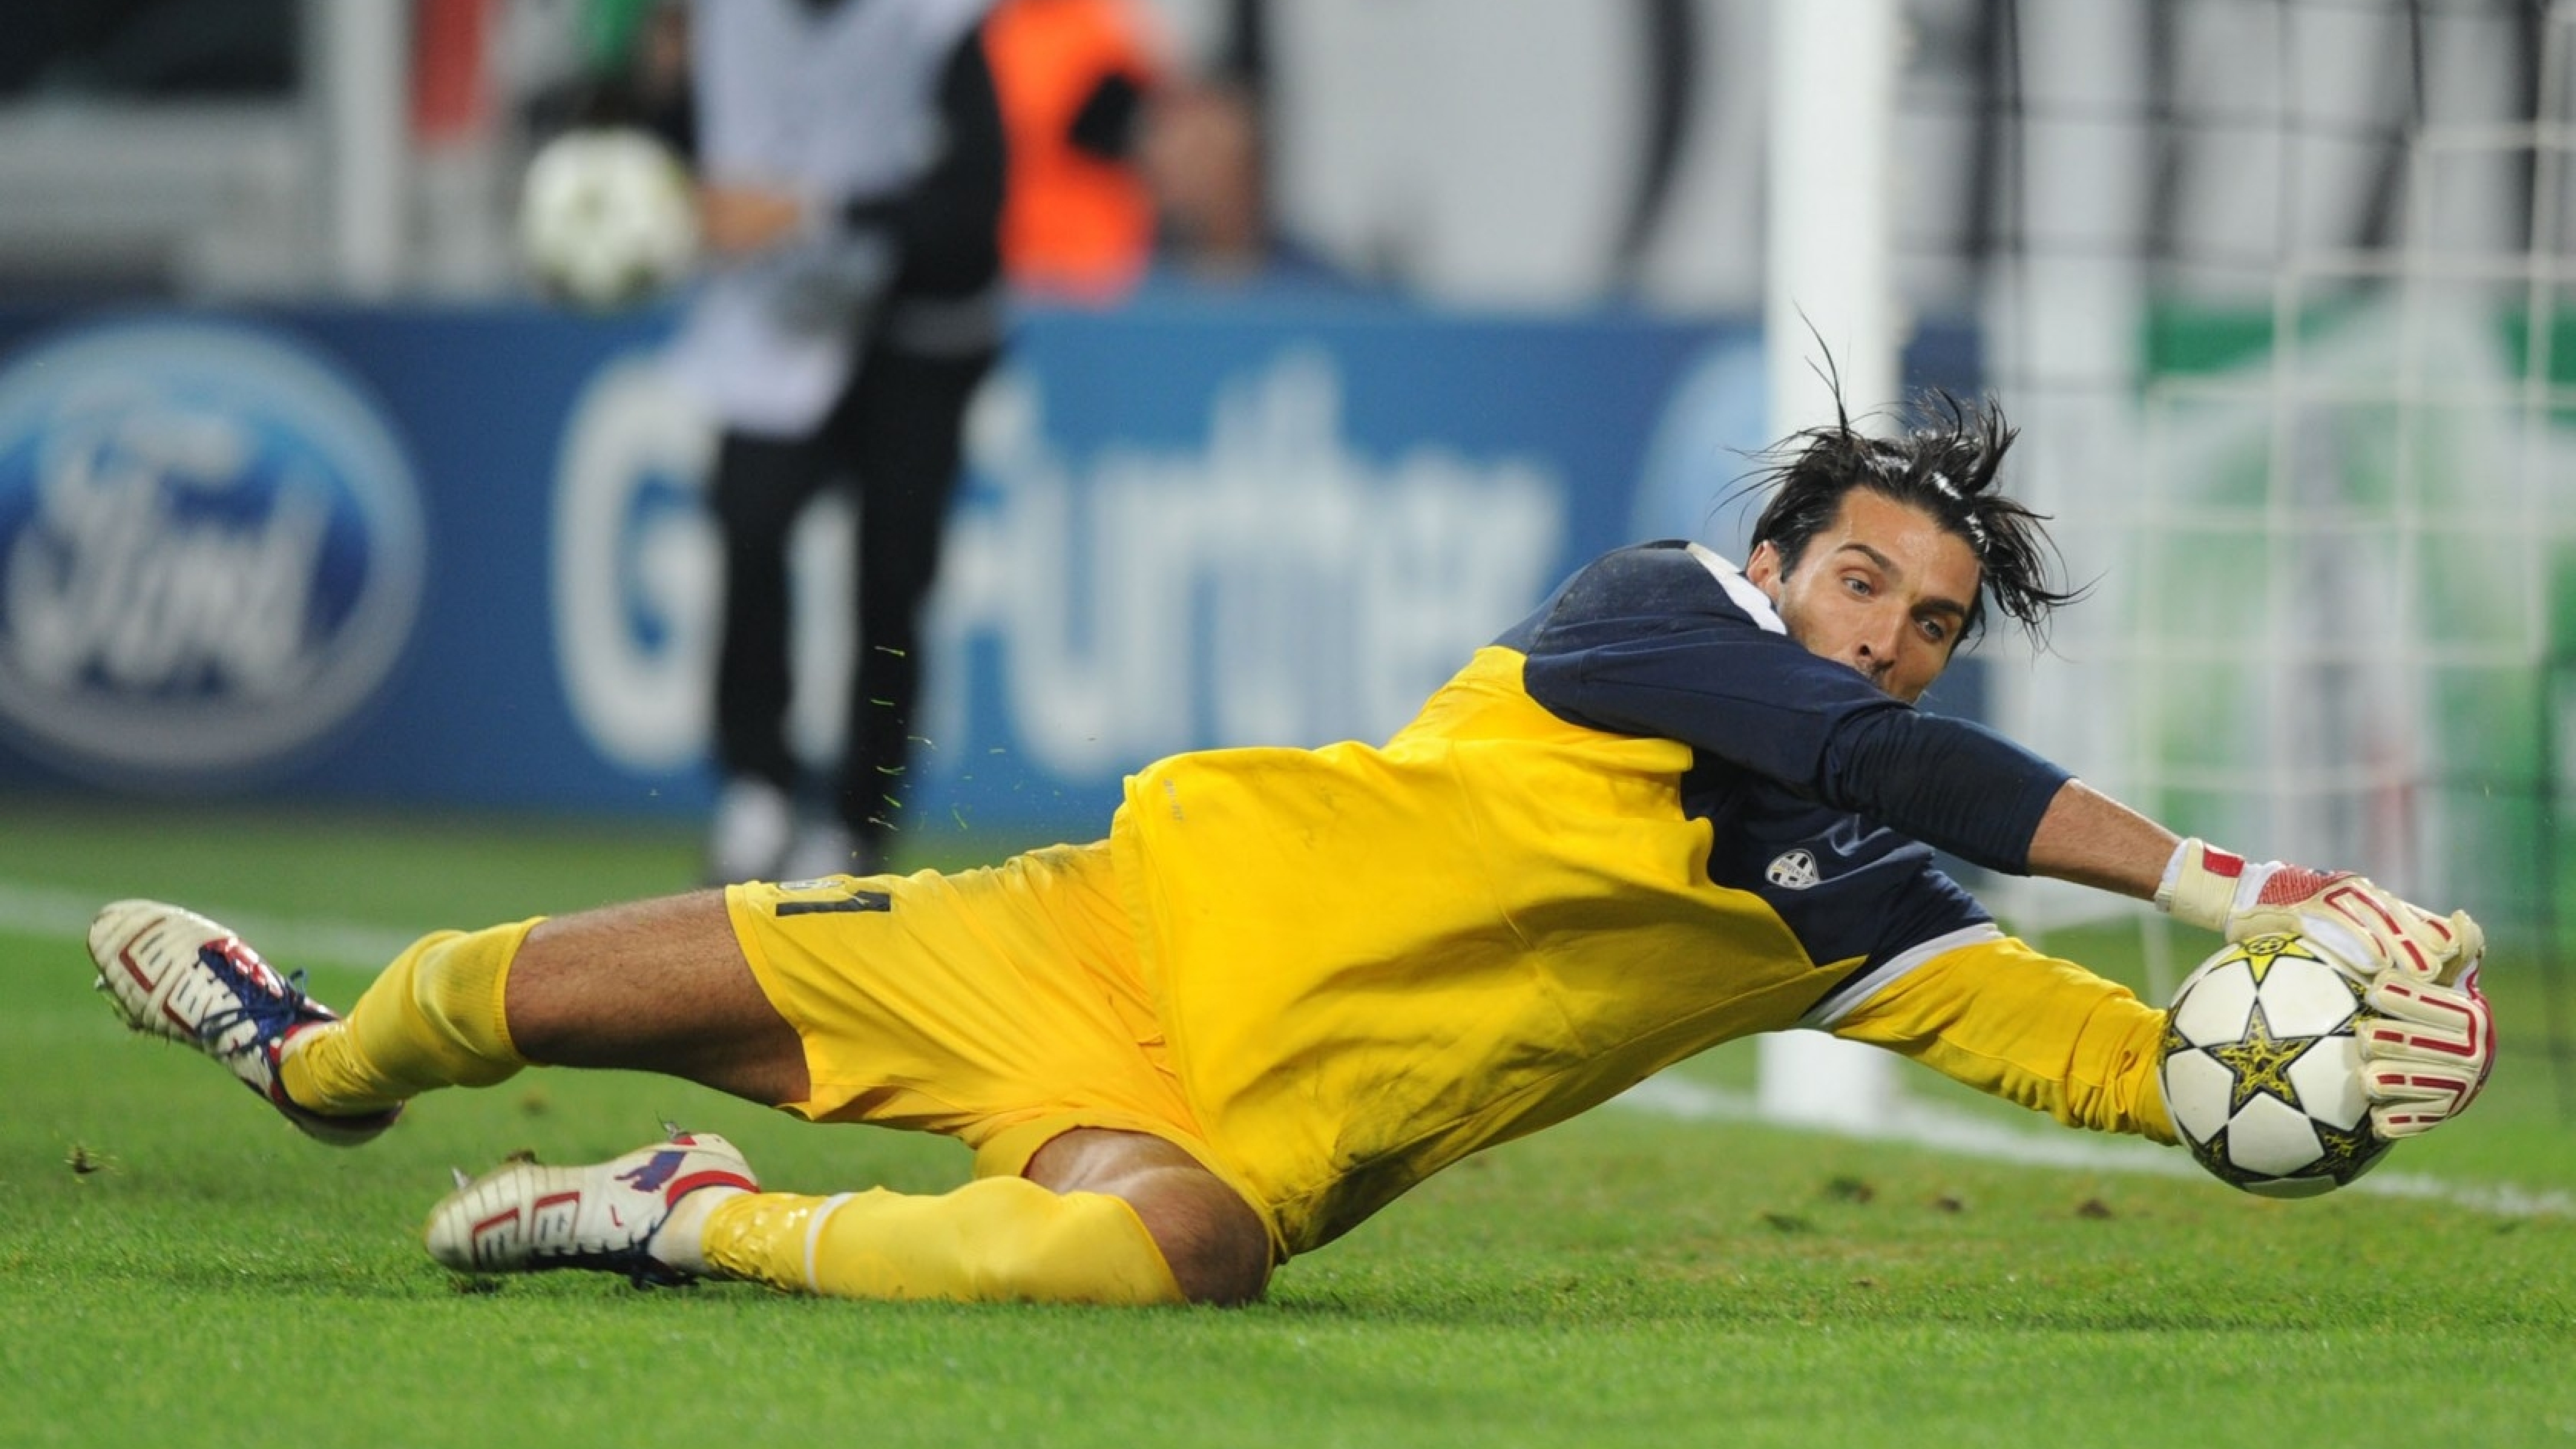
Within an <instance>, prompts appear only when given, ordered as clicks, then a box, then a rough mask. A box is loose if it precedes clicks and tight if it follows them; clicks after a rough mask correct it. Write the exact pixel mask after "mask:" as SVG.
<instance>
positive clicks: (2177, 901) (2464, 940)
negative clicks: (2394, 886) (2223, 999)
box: [2156, 840, 2486, 985]
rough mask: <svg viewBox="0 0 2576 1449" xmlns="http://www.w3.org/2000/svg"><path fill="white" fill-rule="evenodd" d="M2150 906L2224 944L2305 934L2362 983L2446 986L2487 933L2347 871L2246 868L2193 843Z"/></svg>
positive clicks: (2480, 950) (2272, 865)
mask: <svg viewBox="0 0 2576 1449" xmlns="http://www.w3.org/2000/svg"><path fill="white" fill-rule="evenodd" d="M2156 907H2157V909H2159V910H2162V911H2165V912H2167V913H2168V914H2170V915H2172V917H2173V918H2174V919H2175V920H2177V921H2186V922H2189V923H2190V924H2192V925H2195V926H2202V927H2206V928H2207V929H2209V930H2213V931H2216V932H2218V933H2220V934H2221V935H2223V936H2225V937H2226V938H2227V939H2228V940H2230V941H2242V940H2246V939H2248V938H2250V937H2254V936H2271V935H2284V936H2286V935H2301V936H2306V937H2308V938H2310V939H2312V940H2314V941H2315V942H2316V943H2317V944H2318V945H2320V946H2323V947H2325V949H2326V954H2327V955H2329V956H2331V957H2332V958H2334V960H2335V963H2336V964H2337V965H2339V966H2342V967H2343V968H2344V969H2345V970H2347V971H2349V972H2350V973H2351V974H2352V975H2353V977H2354V979H2356V980H2360V981H2365V982H2367V981H2371V980H2374V979H2376V978H2377V977H2378V976H2379V975H2380V973H2382V972H2384V971H2385V972H2393V973H2395V974H2396V975H2397V976H2399V977H2402V978H2404V979H2407V980H2411V981H2419V982H2421V981H2430V982H2436V983H2440V984H2444V985H2447V984H2450V983H2453V982H2456V981H2458V980H2460V979H2461V978H2462V977H2463V976H2464V975H2465V974H2467V973H2468V972H2469V971H2471V970H2472V969H2474V967H2475V966H2476V964H2477V961H2478V958H2479V957H2481V956H2483V955H2485V954H2486V934H2485V933H2484V932H2483V931H2481V930H2479V929H2478V923H2477V922H2476V921H2473V920H2471V919H2469V913H2468V912H2466V911H2454V912H2452V913H2451V914H2450V915H2449V916H2448V917H2447V918H2445V917H2442V916H2436V915H2434V914H2432V913H2431V912H2429V911H2425V910H2421V909H2418V908H2417V907H2415V906H2411V905H2408V904H2407V903H2406V902H2404V901H2401V900H2399V899H2398V898H2397V897H2395V896H2393V895H2390V894H2389V893H2388V892H2386V891H2384V890H2381V889H2380V888H2379V887H2377V886H2375V885H2372V884H2371V883H2370V882H2369V881H2366V880H2364V879H2362V878H2361V877H2360V876H2357V875H2355V874H2353V873H2352V872H2351V871H2348V870H2338V871H2320V870H2310V869H2308V868H2307V867H2306V866H2299V865H2283V864H2281V863H2280V862H2279V861H2277V860H2275V861H2266V862H2263V863H2262V864H2259V865H2258V864H2253V863H2250V862H2248V861H2247V860H2246V859H2245V858H2244V857H2243V856H2239V855H2230V854H2229V853H2228V852H2226V851H2223V850H2220V849H2217V848H2216V847H2214V846H2212V845H2210V844H2209V843H2208V842H2206V841H2201V840H2186V841H2184V842H2183V843H2182V845H2181V847H2180V848H2179V849H2177V850H2175V851H2174V854H2173V859H2172V861H2170V862H2169V863H2167V864H2166V866H2165V878H2164V884H2163V885H2161V886H2160V887H2158V888H2157V890H2156Z"/></svg>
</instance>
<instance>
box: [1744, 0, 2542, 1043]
mask: <svg viewBox="0 0 2576 1449" xmlns="http://www.w3.org/2000/svg"><path fill="white" fill-rule="evenodd" d="M1903 14H1904V16H1905V21H1906V24H1907V26H1908V28H1909V40H1910V44H1909V45H1908V46H1907V48H1906V51H1905V57H1906V58H1905V61H1904V64H1903V67H1902V70H1901V74H1900V77H1899V80H1898V92H1897V101H1896V105H1895V119H1894V123H1893V126H1894V132H1895V135H1894V142H1893V147H1892V149H1893V151H1894V153H1895V156H1896V162H1895V164H1894V166H1893V175H1894V182H1893V186H1894V209H1895V215H1896V217H1897V221H1896V224H1895V225H1894V226H1893V227H1892V228H1891V233H1892V236H1893V239H1894V251H1895V258H1894V261H1895V267H1896V271H1897V277H1898V288H1899V291H1900V293H1901V295H1903V296H1904V298H1905V299H1906V300H1907V302H1908V303H1909V304H1910V305H1912V306H1914V307H1915V308H1917V309H1918V310H1920V311H1921V312H1923V313H1925V314H1927V315H1929V314H1938V313H1941V312H1944V311H1949V312H1955V313H1963V314H1966V315H1970V316H1973V317H1974V318H1975V319H1976V321H1977V323H1978V326H1979V333H1980V336H1981V338H1982V346H1983V351H1984V368H1983V372H1984V376H1985V378H1986V380H1987V384H1988V386H1989V387H1991V388H1992V390H1993V391H1994V392H1995V394H1996V395H1997V396H1998V397H1999V398H2000V400H2001V401H2002V402H2003V404H2004V406H2005V408H2006V410H2007V412H2008V413H2009V414H2010V415H2011V416H2012V418H2013V420H2014V421H2015V423H2016V424H2018V425H2019V426H2020V427H2021V428H2022V429H2023V437H2022V440H2021V442H2020V444H2019V445H2018V446H2017V448H2016V451H2015V466H2014V467H2013V469H2012V470H2011V473H2010V476H2011V477H2012V478H2013V480H2014V484H2015V490H2016V492H2017V493H2018V494H2019V495H2020V496H2022V497H2024V498H2025V499H2026V500H2028V501H2029V502H2031V503H2032V504H2033V505H2034V506H2036V507H2038V508H2039V509H2040V510H2041V511H2042V512H2045V513H2048V514H2051V515H2053V516H2054V522H2053V523H2052V525H2051V527H2052V532H2053V533H2054V535H2055V537H2056V539H2057V541H2058V543H2059V544H2060V546H2061V548H2062V549H2063V551H2064V554H2065V560H2066V564H2067V569H2068V573H2069V575H2070V576H2071V577H2072V578H2074V579H2075V580H2078V581H2089V582H2090V583H2091V584H2092V594H2091V596H2090V597H2089V598H2088V599H2087V600H2086V601H2084V602H2082V603H2080V604H2078V605H2076V606H2075V607H2072V608H2070V609H2067V610H2065V611H2064V612H2063V613H2062V615H2061V616H2060V619H2059V621H2058V623H2057V624H2056V626H2055V628H2054V630H2053V633H2052V636H2051V639H2050V641H2049V646H2048V657H2047V658H2045V659H2044V660H2041V659H2034V657H2033V655H2032V653H2031V651H2030V650H2028V649H2027V648H2025V647H2024V646H2023V645H2022V644H2021V643H2020V642H2019V641H2018V640H2017V639H2015V638H2014V637H2012V635H2011V633H2010V631H2009V630H1996V631H1994V632H1993V634H1992V635H1991V636H1990V638H1989V640H1988V642H1987V643H1986V645H1985V646H1984V649H1983V651H1982V655H1983V659H1984V663H1983V664H1982V666H1981V670H1982V679H1983V683H1984V696H1985V708H1986V711H1987V713H1988V714H1989V715H1990V716H1991V717H1992V718H1993V719H1994V721H1995V722H1996V723H1997V724H1998V725H1999V726H2000V727H2002V728H2003V729H2004V730H2005V731H2006V732H2008V733H2010V734H2012V735H2014V736H2016V737H2017V738H2020V739H2023V740H2025V741H2028V742H2029V743H2031V744H2032V745H2034V746H2035V747H2036V748H2038V749H2040V750H2041V751H2042V752H2043V753H2046V754H2048V755H2050V756H2051V757H2052V758H2055V759H2058V760H2061V761H2064V762H2067V763H2068V764H2069V765H2070V766H2074V767H2076V768H2078V769H2079V771H2080V773H2082V774H2083V775H2084V776H2085V777H2086V778H2087V779H2088V780H2090V781H2092V782H2093V783H2095V784H2097V785H2099V786H2100V787H2102V788H2104V789H2105V790H2107V791H2108V792H2110V793H2112V794H2114V795H2116V796H2118V797H2120V798H2122V799H2125V800H2128V801H2130V802H2132V803H2134V804H2136V805H2138V806H2140V807H2141V808H2143V809H2145V810H2147V811H2148V812H2149V813H2151V814H2154V815H2156V816H2158V817H2159V818H2161V819H2163V820H2165V821H2166V822H2168V823H2170V824H2172V825H2174V826H2176V827H2177V828H2178V829H2182V830H2185V831H2188V832H2192V833H2197V834H2200V835H2204V836H2206V837H2208V838H2210V839H2212V840H2215V841H2218V842H2221V843H2224V844H2227V845H2229V846H2231V847H2233V848H2237V849H2241V850H2244V851H2247V852H2249V853H2253V854H2255V855H2256V856H2257V857H2258V858H2259V857H2263V856H2277V857H2279V858H2282V859H2289V860H2296V861H2300V862H2303V863H2308V864H2314V865H2319V866H2338V867H2348V868H2353V869H2358V870H2362V871H2364V872H2367V873H2369V874H2370V875H2372V876H2373V877H2374V878H2376V879H2378V880H2380V881H2381V882H2383V883H2385V884H2387V885H2389V886H2391V887H2392V888H2394V889H2397V890H2398V891H2400V893H2402V894H2404V895H2407V896H2409V897H2410V898H2414V899H2419V900H2423V901H2427V902H2440V903H2444V904H2453V903H2456V904H2459V905H2465V906H2466V907H2468V908H2469V909H2470V910H2472V911H2473V912H2475V913H2476V914H2477V915H2478V916H2479V918H2480V920H2481V921H2482V922H2483V923H2484V924H2485V925H2486V926H2487V927H2488V930H2489V933H2490V936H2491V938H2492V941H2493V948H2494V949H2493V952H2492V957H2493V959H2494V960H2495V962H2496V963H2497V965H2498V966H2499V967H2500V968H2503V967H2509V968H2510V969H2511V972H2512V974H2514V975H2515V976H2516V977H2518V978H2520V979H2522V980H2524V981H2526V982H2531V983H2535V984H2536V987H2537V989H2533V990H2531V991H2530V992H2529V994H2528V995H2523V994H2521V993H2519V992H2517V995H2518V997H2519V998H2520V1000H2519V1002H2518V1004H2525V1003H2527V1005H2528V1007H2529V1008H2531V1009H2535V1010H2543V1009H2545V1010H2546V1011H2547V1013H2548V1015H2547V1036H2548V1037H2549V1039H2550V1047H2551V1050H2550V1054H2551V1056H2552V1057H2553V1059H2555V1060H2556V1061H2558V1063H2559V1065H2560V1066H2561V1067H2562V1068H2563V1067H2564V1066H2565V1065H2566V1060H2567V1050H2566V1047H2565V1045H2564V1044H2565V1043H2566V1041H2567V1039H2568V1037H2569V1035H2570V1031H2569V1028H2568V1027H2567V1025H2566V1024H2565V1023H2564V1022H2563V1020H2562V1018H2563V1015H2564V1012H2563V1010H2561V1009H2560V1008H2559V1007H2558V1003H2559V1002H2560V1001H2561V999H2562V997H2563V992H2562V991H2561V989H2560V986H2559V980H2558V977H2559V962H2560V959H2561V953H2562V949H2563V947H2564V946H2565V945H2566V942H2565V940H2564V939H2563V937H2564V936H2565V935H2566V934H2567V933H2568V931H2569V930H2576V927H2568V926H2567V925H2566V923H2563V922H2562V921H2561V919H2560V911H2559V908H2558V906H2557V902H2558V900H2559V899H2560V898H2561V896H2562V895H2564V894H2565V892H2566V891H2567V890H2568V888H2569V887H2570V885H2571V884H2576V859H2571V856H2576V851H2571V850H2570V848H2569V847H2570V845H2571V844H2572V843H2576V841H2571V838H2570V826H2569V824H2568V822H2569V821H2570V820H2571V819H2576V808H2571V807H2576V796H2571V792H2570V788H2569V786H2568V785H2567V784H2566V783H2565V781H2566V779H2567V775H2568V772H2569V767H2570V766H2571V765H2576V307H2571V306H2570V302H2571V301H2576V296H2571V290H2572V289H2576V79H2572V78H2571V76H2572V74H2576V5H2570V4H2566V3H2555V4H2549V5H2541V4H2535V3H2517V0H2412V3H2409V0H2258V3H2247V0H2088V3H2086V4H2084V5H2074V6H2067V5H2057V4H2044V3H2017V0H1915V3H1912V4H1909V5H1907V6H1905V7H1904V9H1903ZM1784 79H1786V78H1781V77H1775V82H1777V81H1780V80H1784ZM1805 341H1806V339H1803V338H1797V337H1790V338H1785V339H1781V340H1780V341H1779V342H1777V343H1775V345H1788V346H1793V347H1794V346H1798V345H1800V344H1802V343H1804V342H1805ZM1985 885H1986V887H1987V889H1986V890H1985V892H1984V894H1985V896H1986V898H1987V900H1988V901H1989V903H1990V904H1992V905H1993V906H1994V908H1995V909H1996V910H1997V912H1998V913H1999V914H2001V915H2003V916H2005V917H2006V918H2007V921H2008V923H2009V924H2010V925H2012V926H2013V927H2014V928H2015V929H2017V930H2019V931H2021V932H2022V933H2024V934H2026V935H2030V936H2033V937H2035V938H2037V939H2038V940H2040V941H2041V942H2042V943H2043V944H2044V945H2045V944H2049V943H2051V942H2052V941H2056V940H2065V941H2067V942H2068V944H2067V945H2066V946H2064V947H2063V948H2062V949H2065V950H2066V951H2067V954H2070V955H2078V956H2081V955H2082V954H2083V952H2082V950H2081V949H2080V948H2079V946H2078V945H2077V944H2075V940H2076V938H2078V937H2080V936H2081V935H2082V933H2110V934H2111V935H2114V936H2122V937H2126V936H2130V935H2132V934H2134V937H2135V940H2136V942H2137V943H2138V945H2139V946H2140V947H2141V948H2143V951H2144V955H2145V960H2146V963H2147V965H2146V977H2147V979H2146V980H2145V981H2144V982H2142V983H2141V985H2142V987H2143V988H2144V990H2145V991H2146V992H2147V993H2148V994H2149V995H2150V996H2152V997H2156V998H2159V999H2160V998H2161V997H2162V996H2163V995H2164V994H2167V993H2169V992H2170V991H2171V989H2172V987H2173V986H2174V984H2175V983H2176V981H2177V980H2178V978H2179V975H2180V974H2181V972H2182V971H2184V970H2187V969H2188V967H2189V966H2190V965H2191V964H2192V963H2193V961H2194V960H2195V959H2196V958H2197V957H2198V955H2200V954H2201V953H2202V950H2203V948H2204V947H2206V946H2207V945H2208V944H2209V943H2208V942H2206V941H2204V940H2202V939H2200V938H2198V937H2197V936H2196V935H2195V934H2192V933H2187V932H2173V933H2168V931H2167V929H2166V926H2165V923H2164V922H2163V921H2162V919H2161V918H2159V917H2156V916H2155V915H2154V914H2153V913H2152V912H2151V911H2148V910H2147V909H2145V908H2144V907H2132V906H2130V905H2128V904H2127V903H2124V902H2120V901H2117V900H2114V899H2111V898H2109V897H2106V896H2103V895H2102V894H2100V893H2098V892H2091V891H2085V890H2080V889H2077V888H2073V887H2066V886H2061V885H2058V884H2055V883H2051V882H2023V881H1994V882H1986V883H1985ZM2096 939H2098V936H2097V937H2096ZM2491 979H2492V978H2491ZM2541 1034H2542V1033H2541V1032H2540V1031H2537V1030H2535V1031H2532V1032H2531V1033H2530V1034H2529V1035H2526V1036H2524V1037H2523V1038H2522V1039H2523V1040H2524V1041H2530V1042H2533V1043H2534V1044H2535V1045H2537V1039H2538V1038H2539V1037H2540V1036H2541ZM2559 1080H2560V1082H2561V1084H2562V1089H2563V1088H2564V1085H2565V1083H2566V1082H2567V1080H2568V1076H2567V1074H2566V1073H2565V1072H2564V1071H2561V1072H2560V1074H2559Z"/></svg>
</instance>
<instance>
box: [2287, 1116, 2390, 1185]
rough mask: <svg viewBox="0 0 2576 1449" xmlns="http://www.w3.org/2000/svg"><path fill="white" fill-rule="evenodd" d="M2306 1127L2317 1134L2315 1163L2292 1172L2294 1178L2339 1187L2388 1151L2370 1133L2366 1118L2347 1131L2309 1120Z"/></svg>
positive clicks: (2373, 1134)
mask: <svg viewBox="0 0 2576 1449" xmlns="http://www.w3.org/2000/svg"><path fill="white" fill-rule="evenodd" d="M2309 1126H2310V1127H2311V1128H2312V1129H2314V1130H2315V1132H2316V1134H2317V1147H2318V1148H2319V1152H2318V1154H2317V1160H2316V1161H2314V1162H2312V1163H2310V1164H2308V1165H2307V1166H2306V1167H2303V1168H2301V1169H2299V1171H2297V1172H2296V1173H2293V1174H2292V1176H2294V1177H2327V1178H2332V1179H2334V1181H2335V1182H2337V1183H2339V1184H2340V1183H2346V1182H2350V1181H2352V1180H2353V1179H2354V1178H2356V1177H2359V1176H2360V1175H2361V1174H2362V1170H2363V1169H2365V1168H2367V1167H2369V1166H2370V1165H2371V1164H2372V1163H2374V1162H2377V1161H2378V1160H2379V1155H2380V1154H2381V1153H2383V1152H2386V1151H2387V1150H2388V1144H2387V1143H2386V1142H2383V1141H2381V1140H2380V1138H2379V1136H2378V1134H2376V1133H2374V1132H2372V1131H2371V1130H2370V1123H2369V1121H2368V1120H2367V1119H2365V1120H2363V1121H2361V1122H2359V1123H2356V1124H2355V1125H2354V1126H2353V1128H2352V1130H2351V1131H2349V1132H2347V1131H2345V1130H2343V1129H2342V1128H2340V1127H2336V1126H2333V1125H2331V1124H2329V1123H2325V1122H2314V1121H2312V1122H2310V1123H2309Z"/></svg>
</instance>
